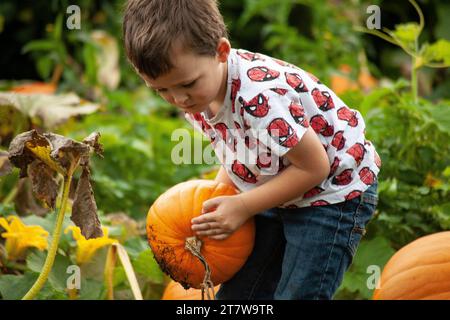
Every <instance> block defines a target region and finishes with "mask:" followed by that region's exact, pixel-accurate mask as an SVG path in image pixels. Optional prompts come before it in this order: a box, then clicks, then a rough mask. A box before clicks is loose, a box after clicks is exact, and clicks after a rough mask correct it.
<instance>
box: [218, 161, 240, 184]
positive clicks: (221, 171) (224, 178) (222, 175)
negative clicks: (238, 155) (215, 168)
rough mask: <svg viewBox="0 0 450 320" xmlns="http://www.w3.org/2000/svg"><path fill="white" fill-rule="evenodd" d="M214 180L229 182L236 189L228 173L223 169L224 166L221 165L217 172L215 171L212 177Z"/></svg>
mask: <svg viewBox="0 0 450 320" xmlns="http://www.w3.org/2000/svg"><path fill="white" fill-rule="evenodd" d="M214 181H217V182H222V183H225V184H229V185H231V186H233V187H234V188H236V189H237V187H236V185H235V184H234V183H233V181H232V180H231V179H230V177H229V176H228V173H227V172H226V171H225V169H224V167H223V166H222V165H221V166H220V169H219V172H217V175H216V177H215V178H214Z"/></svg>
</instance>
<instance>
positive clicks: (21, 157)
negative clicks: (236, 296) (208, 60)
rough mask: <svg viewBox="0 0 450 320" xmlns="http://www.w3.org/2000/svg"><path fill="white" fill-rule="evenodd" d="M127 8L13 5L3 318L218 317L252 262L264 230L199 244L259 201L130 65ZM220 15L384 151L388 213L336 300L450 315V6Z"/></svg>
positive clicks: (0, 80)
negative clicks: (50, 310) (73, 314)
mask: <svg viewBox="0 0 450 320" xmlns="http://www.w3.org/2000/svg"><path fill="white" fill-rule="evenodd" d="M125 3H126V0H98V1H88V0H80V1H77V4H75V5H74V4H71V2H70V1H66V0H61V1H44V0H42V1H41V0H37V1H14V0H2V1H1V3H0V47H1V48H2V53H1V55H0V300H20V299H23V300H213V299H215V298H216V294H217V292H219V290H220V288H221V286H222V285H223V284H224V283H226V282H227V281H228V280H230V279H231V278H233V276H234V275H235V274H236V273H237V272H239V270H241V268H242V267H243V265H244V264H245V262H246V261H247V259H248V258H249V256H250V255H251V253H252V250H253V247H254V239H255V234H256V225H255V221H254V219H253V218H250V219H247V220H246V221H245V222H243V223H242V224H241V225H240V226H239V228H237V230H236V231H234V232H232V233H231V234H229V236H227V237H226V238H225V239H214V238H213V237H209V236H201V235H198V234H197V233H196V232H194V231H193V230H192V219H194V218H196V217H199V216H201V215H202V214H204V213H205V212H203V211H202V208H203V205H204V203H205V202H207V201H209V200H211V199H214V198H216V197H224V196H233V195H238V194H239V193H242V192H245V191H244V190H239V189H238V188H237V187H236V186H235V185H232V184H230V183H223V181H222V182H219V181H217V179H216V178H217V177H218V174H220V171H219V169H220V163H219V159H220V158H221V157H220V155H216V154H215V153H214V152H213V151H212V149H211V143H214V138H212V139H210V137H206V136H203V135H202V134H201V133H199V131H197V130H194V128H193V127H192V125H191V124H190V123H189V122H188V121H186V119H185V114H184V111H183V110H181V109H180V108H177V107H175V106H172V105H171V104H170V103H169V102H167V101H166V100H165V99H164V96H165V93H166V92H165V91H164V90H161V88H159V89H157V90H153V89H152V88H149V87H148V86H147V84H146V82H145V81H143V79H142V78H140V77H139V76H138V75H137V73H136V70H135V68H133V66H132V65H131V64H130V61H128V59H127V54H126V49H125V47H124V43H123V35H122V22H123V21H122V20H123V10H124V5H125ZM218 3H219V4H220V6H219V7H220V11H221V13H222V15H223V17H224V22H225V24H226V25H227V32H228V36H229V38H230V42H231V45H232V47H233V48H244V49H247V50H249V51H251V52H258V53H264V54H267V55H269V56H273V57H277V58H278V59H279V61H278V62H279V63H281V64H285V65H290V64H292V65H295V66H299V67H301V68H303V69H304V70H307V71H308V73H310V74H311V75H314V79H315V80H316V83H321V84H325V85H327V86H328V87H329V88H330V89H331V90H333V91H334V92H335V93H336V94H337V95H338V96H339V97H340V98H341V99H342V101H344V102H345V104H346V105H348V106H349V108H351V109H353V110H357V111H358V112H359V114H360V115H361V116H362V117H363V119H364V124H365V137H367V140H370V142H367V141H366V142H367V143H373V145H374V146H375V148H376V150H377V153H378V157H377V159H376V163H377V165H378V164H382V165H381V169H380V173H379V175H378V205H377V207H376V210H375V213H374V215H373V217H372V219H371V220H370V221H369V223H368V224H367V227H366V230H364V235H363V237H362V240H361V242H360V244H359V247H358V250H357V251H356V254H355V255H354V256H353V257H352V258H353V260H352V263H351V265H350V267H349V268H348V270H347V272H346V273H345V275H344V278H343V281H342V283H341V285H340V287H339V288H338V289H337V292H336V293H335V295H334V296H333V299H335V300H450V78H449V72H450V71H449V66H450V24H449V23H448V16H449V15H450V2H449V1H445V0H428V1H418V0H417V1H416V0H401V1H400V0H399V1H388V0H379V1H374V3H373V4H372V3H368V2H367V1H362V0H355V1H353V0H352V1H350V0H348V1H347V0H344V1H329V0H317V1H303V0H300V1H291V0H259V1H254V0H226V1H225V0H219V1H218ZM243 59H247V60H248V61H249V63H258V62H259V61H260V60H258V59H261V56H258V55H253V56H251V55H247V56H245V57H244V58H243ZM250 60H251V61H250ZM258 70H259V71H261V70H260V69H258ZM261 72H262V71H261ZM266 76H271V75H270V74H267V75H266ZM319 79H320V80H319ZM266 80H267V79H265V80H264V81H266ZM296 80H298V79H296ZM232 82H233V88H235V86H236V85H237V84H238V82H237V80H236V79H233V80H232V81H231V80H230V83H232ZM260 82H261V81H260ZM191 85H193V84H187V83H186V84H184V83H183V84H182V87H183V86H185V87H189V86H191ZM239 85H240V83H239ZM183 88H184V87H183ZM297 88H300V86H299V87H297ZM205 90H206V89H205ZM270 90H272V91H271V94H275V93H278V94H279V95H282V94H283V89H282V88H270ZM298 90H300V89H298ZM286 91H287V90H286ZM207 93H208V91H207V90H206V92H205V93H204V94H205V95H207ZM224 94H225V95H226V96H227V97H228V96H230V99H231V97H232V96H233V94H234V89H231V88H230V90H229V91H226V93H224ZM319 94H321V95H322V96H320V98H321V99H322V98H323V99H324V100H326V103H325V104H326V106H327V107H329V108H331V107H332V103H329V100H328V98H327V97H326V95H325V94H323V93H319ZM259 98H261V97H259ZM240 99H241V100H239V99H238V100H237V101H244V100H243V98H242V97H240ZM271 99H272V98H271ZM169 100H170V99H169ZM256 100H258V101H259V102H260V99H256ZM256 100H255V99H254V101H253V102H254V104H255V105H252V104H250V102H249V105H248V109H249V110H250V111H252V112H253V109H254V108H256V104H257V103H256V102H255V101H256ZM246 101H247V100H246ZM248 101H250V100H248ZM253 102H252V103H253ZM272 102H273V101H271V100H270V99H269V100H268V104H271V103H272ZM271 108H273V105H271ZM319 108H320V107H319ZM243 109H244V107H242V108H241V110H243ZM266 111H267V110H266ZM242 114H244V112H242ZM255 115H256V116H257V115H258V114H257V113H251V112H249V111H247V113H245V117H250V116H255ZM340 115H341V116H342V114H340ZM344 116H346V115H344ZM194 119H197V120H198V119H199V118H198V115H197V118H194ZM340 120H342V119H340ZM197 122H198V124H200V126H202V125H203V126H206V125H207V124H205V123H202V122H201V121H197ZM249 128H250V127H248V128H247V127H246V128H243V129H245V130H248V129H249ZM216 129H217V128H216ZM328 129H330V130H332V129H333V128H330V127H328ZM217 130H218V131H220V130H219V129H217ZM319 131H320V130H319ZM269 133H270V130H269ZM316 133H317V132H316ZM322 133H323V132H322ZM280 138H281V137H280ZM326 139H328V140H329V143H330V144H331V145H332V144H333V143H335V141H334V142H333V137H326ZM328 140H327V141H328ZM258 143H259V142H258ZM341 143H342V144H345V141H344V140H342V141H341V142H339V143H338V145H339V144H341ZM335 144H336V143H335ZM248 145H250V143H248ZM361 157H364V154H362V155H361ZM236 163H237V161H236ZM333 164H334V162H333V161H331V162H330V166H331V167H333ZM256 167H258V169H261V167H263V166H262V165H261V163H260V162H258V163H256V164H252V165H249V166H248V167H245V166H244V165H240V164H236V165H235V166H233V168H234V169H236V170H235V171H236V172H238V173H240V174H241V175H240V176H239V175H238V176H239V178H241V179H243V180H244V181H247V182H248V181H249V180H250V181H253V180H252V179H253V178H254V177H253V175H252V174H253V173H252V170H253V169H255V168H256ZM255 170H256V169H255ZM236 179H237V178H236ZM246 179H247V180H246ZM315 190H318V189H315ZM261 200H265V199H261ZM261 202H263V201H261ZM356 229H357V226H356V225H355V230H356ZM359 231H361V230H359ZM349 241H350V240H349ZM224 291H225V290H224ZM158 303H162V302H158Z"/></svg>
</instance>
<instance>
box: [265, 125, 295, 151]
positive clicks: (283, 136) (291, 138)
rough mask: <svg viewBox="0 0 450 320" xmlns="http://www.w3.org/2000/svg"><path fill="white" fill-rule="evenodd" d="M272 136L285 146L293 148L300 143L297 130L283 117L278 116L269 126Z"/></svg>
mask: <svg viewBox="0 0 450 320" xmlns="http://www.w3.org/2000/svg"><path fill="white" fill-rule="evenodd" d="M267 131H268V132H269V134H270V136H271V137H272V138H274V139H275V141H277V142H278V144H280V145H281V146H283V147H286V148H292V147H294V146H295V145H296V144H297V143H298V137H297V134H296V132H295V130H294V129H293V128H292V127H291V126H290V125H289V123H288V122H287V121H286V120H284V119H283V118H276V119H274V120H272V122H271V123H270V124H269V126H268V127H267Z"/></svg>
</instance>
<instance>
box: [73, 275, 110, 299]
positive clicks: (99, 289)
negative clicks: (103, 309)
mask: <svg viewBox="0 0 450 320" xmlns="http://www.w3.org/2000/svg"><path fill="white" fill-rule="evenodd" d="M104 292H105V286H104V283H103V282H102V281H97V280H94V279H89V278H84V277H82V278H81V284H80V295H79V299H80V300H99V299H101V298H102V296H103V295H104Z"/></svg>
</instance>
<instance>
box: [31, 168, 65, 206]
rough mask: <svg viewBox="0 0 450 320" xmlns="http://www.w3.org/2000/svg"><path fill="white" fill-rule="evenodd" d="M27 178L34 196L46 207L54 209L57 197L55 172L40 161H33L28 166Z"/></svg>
mask: <svg viewBox="0 0 450 320" xmlns="http://www.w3.org/2000/svg"><path fill="white" fill-rule="evenodd" d="M28 176H29V177H30V179H31V184H32V186H33V192H34V194H35V196H36V197H37V198H38V199H39V200H41V201H44V203H45V204H46V205H47V207H49V208H52V209H54V208H55V203H56V197H57V196H58V182H57V181H56V179H55V172H54V171H53V170H52V169H51V168H50V167H49V166H47V165H46V164H45V163H43V162H42V161H38V160H35V161H33V162H32V163H31V164H30V165H29V166H28Z"/></svg>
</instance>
